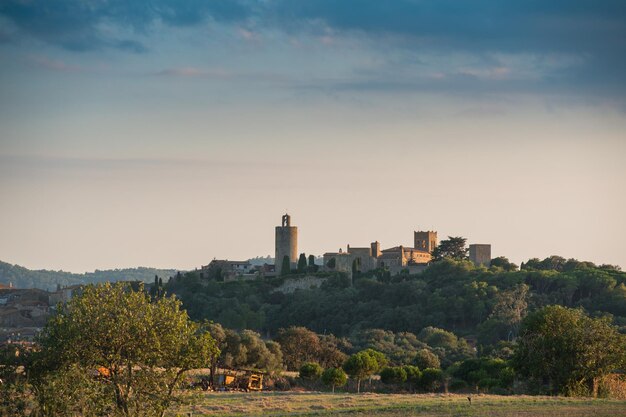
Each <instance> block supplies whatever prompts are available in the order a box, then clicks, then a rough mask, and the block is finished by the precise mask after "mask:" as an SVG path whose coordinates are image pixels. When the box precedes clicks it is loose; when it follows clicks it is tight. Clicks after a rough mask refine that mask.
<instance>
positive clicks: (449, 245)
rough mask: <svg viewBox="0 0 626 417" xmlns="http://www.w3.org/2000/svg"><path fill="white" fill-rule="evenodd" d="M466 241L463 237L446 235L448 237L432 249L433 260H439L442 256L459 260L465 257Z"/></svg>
mask: <svg viewBox="0 0 626 417" xmlns="http://www.w3.org/2000/svg"><path fill="white" fill-rule="evenodd" d="M466 241H467V239H466V238H464V237H460V236H457V237H452V236H448V239H444V240H442V241H440V242H439V245H438V246H437V247H436V248H435V249H434V250H433V253H432V256H433V260H434V261H440V260H442V259H443V258H450V259H456V260H459V261H460V260H464V259H467V248H466V247H465V242H466Z"/></svg>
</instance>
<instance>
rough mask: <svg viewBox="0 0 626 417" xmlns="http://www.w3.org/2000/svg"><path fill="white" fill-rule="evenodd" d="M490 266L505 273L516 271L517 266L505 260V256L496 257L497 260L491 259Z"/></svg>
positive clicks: (507, 259)
mask: <svg viewBox="0 0 626 417" xmlns="http://www.w3.org/2000/svg"><path fill="white" fill-rule="evenodd" d="M490 265H491V266H497V267H498V268H502V269H504V270H505V271H507V272H511V271H517V265H515V264H514V263H512V262H511V261H509V258H507V257H506V256H498V257H497V258H493V259H492V260H491V263H490Z"/></svg>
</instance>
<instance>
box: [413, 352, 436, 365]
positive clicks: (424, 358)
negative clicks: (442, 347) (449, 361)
mask: <svg viewBox="0 0 626 417" xmlns="http://www.w3.org/2000/svg"><path fill="white" fill-rule="evenodd" d="M413 364H414V365H416V366H417V367H418V368H420V369H426V368H434V369H438V368H439V367H440V366H441V363H440V361H439V357H438V356H437V355H435V354H434V353H432V352H431V351H430V350H428V349H420V350H418V351H417V354H416V355H415V358H414V359H413Z"/></svg>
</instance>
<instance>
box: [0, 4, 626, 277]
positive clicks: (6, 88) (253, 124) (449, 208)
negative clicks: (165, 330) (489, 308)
mask: <svg viewBox="0 0 626 417" xmlns="http://www.w3.org/2000/svg"><path fill="white" fill-rule="evenodd" d="M625 206H626V2H624V1H623V0H593V1H592V0H566V1H565V0H555V1H550V2H546V1H535V0H528V1H522V2H518V1H511V2H503V1H501V0H476V1H472V2H469V1H451V0H396V1H385V2H383V1H379V0H342V1H340V2H338V1H332V0H298V1H293V0H255V1H253V0H189V1H184V2H183V1H176V0H150V1H146V0H136V1H132V2H128V1H125V0H53V1H51V0H3V1H2V2H0V260H2V261H4V262H9V263H13V264H19V265H23V266H26V267H28V268H32V269H43V268H45V269H54V270H59V269H63V270H66V271H72V272H84V271H92V270H94V269H108V268H122V267H134V266H152V267H161V268H177V269H183V270H186V269H193V268H197V267H200V266H201V265H206V264H208V263H209V262H210V261H211V259H213V258H218V259H231V260H234V259H247V258H250V257H254V256H266V255H272V254H273V253H274V227H275V226H276V225H279V224H280V220H281V216H282V214H283V213H285V212H286V211H288V212H289V213H290V214H291V216H292V224H294V225H296V226H298V227H299V251H300V252H306V253H307V254H315V255H321V254H323V253H324V252H326V251H336V250H337V249H338V248H340V247H343V248H344V249H345V247H346V245H347V244H350V245H351V246H368V245H369V244H370V242H372V241H375V240H378V241H380V242H381V245H382V246H383V248H385V247H392V246H396V245H399V244H402V245H406V246H411V245H412V239H413V231H414V230H437V231H438V233H439V237H440V239H441V238H446V237H447V236H463V237H466V238H467V239H468V243H490V244H491V245H492V255H493V256H494V257H495V256H507V257H508V258H509V259H511V260H512V261H514V262H517V263H519V262H522V261H525V260H527V259H529V258H532V257H538V258H544V257H547V256H550V255H560V256H563V257H565V258H577V259H580V260H589V261H592V262H595V263H598V264H602V263H609V264H617V265H620V266H622V267H623V268H626V247H625V245H624V238H623V237H624V236H625V235H626V216H624V207H625Z"/></svg>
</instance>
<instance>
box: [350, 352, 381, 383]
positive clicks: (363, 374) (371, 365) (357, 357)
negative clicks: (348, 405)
mask: <svg viewBox="0 0 626 417" xmlns="http://www.w3.org/2000/svg"><path fill="white" fill-rule="evenodd" d="M371 352H376V351H374V350H371V349H369V352H368V350H363V351H361V352H358V353H355V354H354V355H352V356H350V357H349V358H348V360H347V361H346V363H344V365H343V369H344V370H345V371H346V373H347V374H348V375H350V377H352V378H354V379H356V391H357V392H361V380H362V379H364V378H367V377H369V376H371V375H373V374H374V373H376V372H378V370H380V364H379V360H380V358H377V357H376V356H377V355H372V354H371ZM376 353H379V354H380V352H376Z"/></svg>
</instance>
